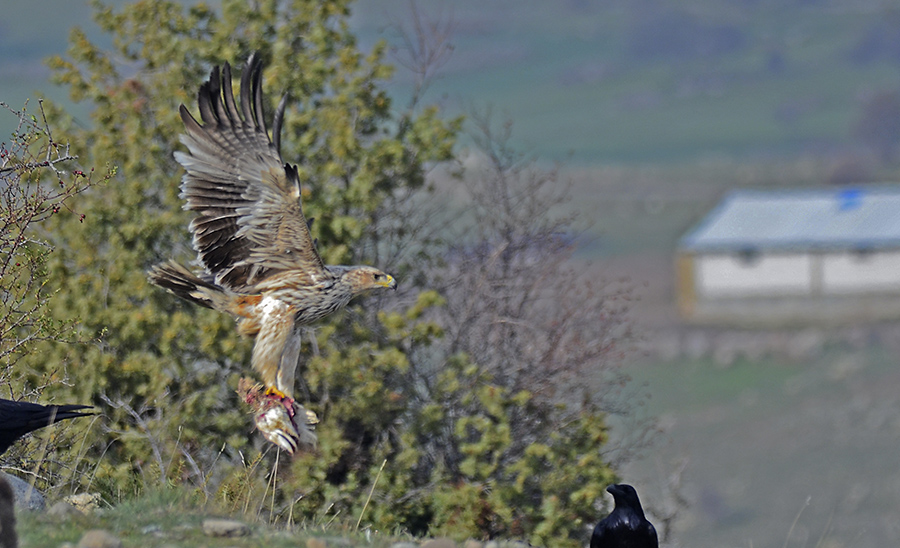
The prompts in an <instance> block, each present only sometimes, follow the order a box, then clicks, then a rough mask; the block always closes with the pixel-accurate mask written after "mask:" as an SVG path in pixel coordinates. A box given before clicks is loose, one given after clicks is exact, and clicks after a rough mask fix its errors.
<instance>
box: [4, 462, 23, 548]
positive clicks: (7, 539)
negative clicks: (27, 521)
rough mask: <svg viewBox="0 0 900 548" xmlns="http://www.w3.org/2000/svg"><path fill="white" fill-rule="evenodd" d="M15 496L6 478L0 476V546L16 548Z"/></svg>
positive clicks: (17, 542) (17, 543)
mask: <svg viewBox="0 0 900 548" xmlns="http://www.w3.org/2000/svg"><path fill="white" fill-rule="evenodd" d="M15 504H16V497H15V495H13V490H12V487H10V486H9V482H7V481H6V478H3V477H0V548H17V547H18V546H19V541H18V540H17V536H16V512H15Z"/></svg>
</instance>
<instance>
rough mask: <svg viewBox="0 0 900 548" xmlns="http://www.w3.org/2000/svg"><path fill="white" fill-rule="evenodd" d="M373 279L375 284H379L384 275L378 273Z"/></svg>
mask: <svg viewBox="0 0 900 548" xmlns="http://www.w3.org/2000/svg"><path fill="white" fill-rule="evenodd" d="M374 277H375V281H376V282H380V281H381V280H383V279H384V274H381V273H378V274H375V275H374Z"/></svg>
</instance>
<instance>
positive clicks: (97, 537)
mask: <svg viewBox="0 0 900 548" xmlns="http://www.w3.org/2000/svg"><path fill="white" fill-rule="evenodd" d="M76 548H122V541H121V540H119V539H118V537H116V536H114V535H113V534H112V533H110V532H109V531H104V530H103V529H91V530H90V531H86V532H85V533H84V535H82V536H81V540H79V541H78V545H77V547H76Z"/></svg>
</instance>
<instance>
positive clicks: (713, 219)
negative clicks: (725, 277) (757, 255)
mask: <svg viewBox="0 0 900 548" xmlns="http://www.w3.org/2000/svg"><path fill="white" fill-rule="evenodd" d="M886 247H897V248H900V186H876V187H852V188H843V189H836V188H829V189H815V190H789V191H762V190H740V191H736V192H732V193H731V194H729V195H728V196H727V197H726V198H725V199H724V200H723V201H722V202H721V203H720V204H719V205H718V206H716V207H715V209H713V210H712V211H711V212H710V213H709V214H708V215H707V216H706V218H704V219H703V221H701V222H700V224H698V225H697V226H696V227H694V228H693V229H691V230H690V231H689V232H688V233H687V234H686V235H684V236H683V237H682V238H681V240H680V242H679V248H681V249H686V250H690V251H730V252H741V251H746V250H748V249H755V250H799V249H852V250H870V249H878V248H886Z"/></svg>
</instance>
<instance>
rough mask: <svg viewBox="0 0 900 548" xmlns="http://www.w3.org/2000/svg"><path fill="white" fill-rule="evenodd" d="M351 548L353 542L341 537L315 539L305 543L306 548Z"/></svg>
mask: <svg viewBox="0 0 900 548" xmlns="http://www.w3.org/2000/svg"><path fill="white" fill-rule="evenodd" d="M339 547H343V548H352V547H353V542H351V541H350V540H348V539H345V538H341V537H316V538H311V539H309V540H307V541H306V548H339Z"/></svg>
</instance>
